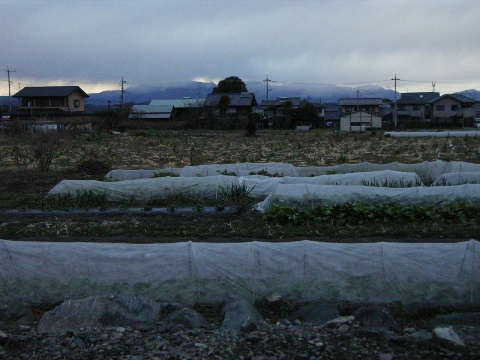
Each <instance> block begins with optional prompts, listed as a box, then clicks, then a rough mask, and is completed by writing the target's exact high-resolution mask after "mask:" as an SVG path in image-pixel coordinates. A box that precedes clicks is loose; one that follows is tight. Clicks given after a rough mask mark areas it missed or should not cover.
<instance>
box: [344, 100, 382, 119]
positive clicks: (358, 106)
mask: <svg viewBox="0 0 480 360" xmlns="http://www.w3.org/2000/svg"><path fill="white" fill-rule="evenodd" d="M338 105H339V106H340V111H341V114H342V115H345V114H350V113H353V112H358V111H366V112H369V113H373V114H381V113H382V107H383V106H384V100H383V99H382V98H342V99H338Z"/></svg>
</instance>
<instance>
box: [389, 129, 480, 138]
mask: <svg viewBox="0 0 480 360" xmlns="http://www.w3.org/2000/svg"><path fill="white" fill-rule="evenodd" d="M384 136H391V137H449V136H452V137H453V136H454V137H459V136H460V137H465V136H480V131H477V130H467V131H462V130H453V131H398V132H397V131H386V132H385V133H384Z"/></svg>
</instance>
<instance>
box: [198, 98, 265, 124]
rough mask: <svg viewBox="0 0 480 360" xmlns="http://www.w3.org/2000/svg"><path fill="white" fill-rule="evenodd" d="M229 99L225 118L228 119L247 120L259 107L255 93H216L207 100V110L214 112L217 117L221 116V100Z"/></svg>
mask: <svg viewBox="0 0 480 360" xmlns="http://www.w3.org/2000/svg"><path fill="white" fill-rule="evenodd" d="M225 96H226V97H228V98H229V104H228V108H227V109H226V111H225V114H224V115H225V116H226V117H228V118H247V116H248V115H249V114H251V113H252V112H253V109H254V108H255V106H257V100H256V99H255V94H254V93H249V92H241V93H228V94H227V93H225V94H222V93H218V94H217V93H215V94H213V93H212V94H208V95H207V98H206V99H205V108H206V109H208V110H211V111H213V113H214V115H215V116H221V115H222V114H221V113H220V100H221V99H222V97H225Z"/></svg>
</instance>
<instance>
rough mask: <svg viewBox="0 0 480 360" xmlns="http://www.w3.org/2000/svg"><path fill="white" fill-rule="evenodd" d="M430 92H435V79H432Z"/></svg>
mask: <svg viewBox="0 0 480 360" xmlns="http://www.w3.org/2000/svg"><path fill="white" fill-rule="evenodd" d="M432 92H435V81H432Z"/></svg>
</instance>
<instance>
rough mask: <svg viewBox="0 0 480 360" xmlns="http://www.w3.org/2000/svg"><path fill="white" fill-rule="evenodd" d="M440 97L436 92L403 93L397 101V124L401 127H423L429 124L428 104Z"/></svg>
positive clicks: (429, 112) (429, 107)
mask: <svg viewBox="0 0 480 360" xmlns="http://www.w3.org/2000/svg"><path fill="white" fill-rule="evenodd" d="M438 97H440V93H438V92H414V93H403V94H401V95H400V99H399V100H397V122H398V125H399V126H401V127H419V126H420V127H424V126H426V125H428V124H429V123H430V118H431V105H430V102H431V101H432V100H434V99H436V98H438Z"/></svg>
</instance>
